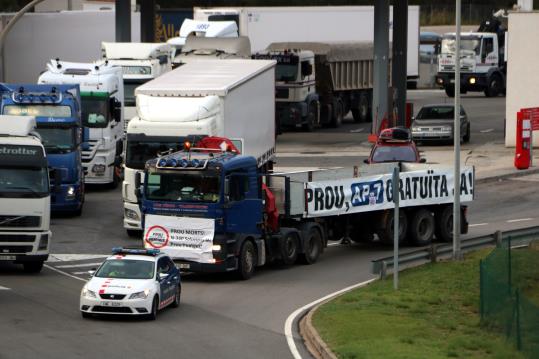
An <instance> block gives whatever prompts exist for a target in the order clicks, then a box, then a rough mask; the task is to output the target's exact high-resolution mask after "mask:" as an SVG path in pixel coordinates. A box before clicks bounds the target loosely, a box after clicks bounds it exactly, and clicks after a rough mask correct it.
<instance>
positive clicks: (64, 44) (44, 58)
mask: <svg viewBox="0 0 539 359" xmlns="http://www.w3.org/2000/svg"><path fill="white" fill-rule="evenodd" d="M131 40H132V41H133V42H137V41H140V13H132V14H131ZM102 41H115V20H114V11H66V12H54V13H30V14H26V15H24V16H23V17H22V18H21V19H20V20H19V21H18V22H17V24H15V26H14V27H13V29H11V32H10V33H9V35H8V36H7V39H6V45H5V48H4V56H5V61H6V62H5V69H6V77H5V81H6V82H28V83H35V82H36V81H37V78H38V76H39V74H40V73H41V72H42V71H44V70H45V65H46V63H47V62H48V61H49V60H50V59H54V58H57V57H59V58H60V59H62V60H65V61H74V62H92V61H95V60H97V59H99V58H100V57H101V42H102Z"/></svg>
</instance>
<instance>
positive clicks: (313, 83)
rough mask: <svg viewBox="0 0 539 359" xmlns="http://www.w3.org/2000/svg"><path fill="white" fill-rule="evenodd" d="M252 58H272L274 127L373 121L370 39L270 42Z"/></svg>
mask: <svg viewBox="0 0 539 359" xmlns="http://www.w3.org/2000/svg"><path fill="white" fill-rule="evenodd" d="M253 58H255V59H273V60H276V61H277V67H276V69H275V86H276V90H275V101H276V111H275V113H276V126H277V128H278V130H281V129H282V128H286V127H300V128H303V129H304V130H306V131H312V130H314V129H315V128H316V127H320V126H331V127H339V126H340V125H341V123H342V120H343V118H344V116H346V114H347V113H348V112H350V111H351V112H352V116H353V118H354V121H356V122H360V121H370V120H372V90H373V81H374V75H373V71H374V63H373V61H374V47H373V43H372V42H340V43H339V42H282V43H273V44H270V45H269V46H268V48H267V49H266V51H264V52H260V53H256V54H254V55H253Z"/></svg>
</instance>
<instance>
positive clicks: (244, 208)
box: [224, 170, 262, 234]
mask: <svg viewBox="0 0 539 359" xmlns="http://www.w3.org/2000/svg"><path fill="white" fill-rule="evenodd" d="M225 183H226V184H225V205H224V209H225V211H224V212H225V226H226V229H225V230H226V232H229V233H244V234H245V233H249V234H260V233H261V228H260V225H259V224H261V223H262V200H261V199H260V196H259V195H258V187H259V186H258V178H257V176H256V170H254V173H253V171H250V172H249V171H245V170H239V171H232V172H231V173H228V174H227V176H226V179H225Z"/></svg>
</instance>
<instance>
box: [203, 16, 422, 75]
mask: <svg viewBox="0 0 539 359" xmlns="http://www.w3.org/2000/svg"><path fill="white" fill-rule="evenodd" d="M193 13H194V15H193V17H194V19H195V20H205V21H219V20H221V21H230V20H235V21H236V22H237V23H238V25H239V31H240V35H241V36H248V37H249V39H250V40H251V48H252V50H253V52H259V51H262V50H264V49H265V48H266V47H268V45H269V44H271V43H272V42H286V41H301V42H342V41H374V6H301V7H225V8H200V7H195V8H194V9H193ZM389 16H390V17H389V19H390V31H389V36H390V39H391V38H392V36H393V25H392V24H393V7H391V8H390V15H389ZM407 44H408V45H407V46H408V56H407V75H408V78H409V79H411V78H417V77H419V6H409V7H408V42H407Z"/></svg>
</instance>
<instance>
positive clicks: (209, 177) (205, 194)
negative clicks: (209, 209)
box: [146, 171, 219, 203]
mask: <svg viewBox="0 0 539 359" xmlns="http://www.w3.org/2000/svg"><path fill="white" fill-rule="evenodd" d="M146 198H147V199H149V200H155V201H185V202H213V203H215V202H217V201H218V200H219V177H218V176H217V174H205V173H203V172H198V171H196V172H191V173H188V172H187V171H181V172H180V171H178V172H163V173H155V172H154V173H149V174H148V177H147V181H146Z"/></svg>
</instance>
